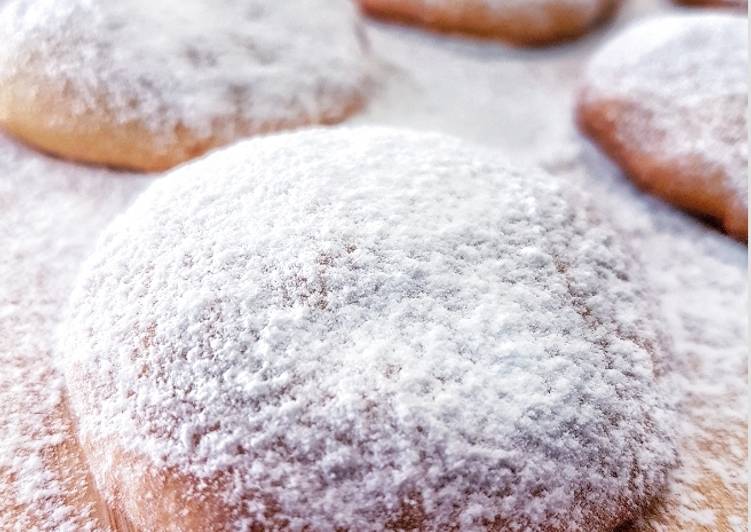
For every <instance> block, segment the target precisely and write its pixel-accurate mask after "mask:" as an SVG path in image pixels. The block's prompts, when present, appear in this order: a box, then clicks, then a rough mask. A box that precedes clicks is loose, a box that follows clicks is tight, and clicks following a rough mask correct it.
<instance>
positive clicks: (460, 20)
mask: <svg viewBox="0 0 751 532" xmlns="http://www.w3.org/2000/svg"><path fill="white" fill-rule="evenodd" d="M359 1H360V4H361V5H362V6H363V8H364V9H365V11H366V12H368V13H370V14H372V15H375V16H378V17H383V18H387V19H395V20H399V21H402V22H406V23H413V24H419V25H422V26H426V27H429V28H432V29H435V30H440V31H450V32H460V33H469V34H476V35H482V36H486V37H493V38H498V39H503V40H507V41H509V42H512V43H516V44H523V45H541V44H549V43H553V42H557V41H563V40H567V39H573V38H575V37H578V36H580V35H582V34H584V33H586V32H587V30H589V29H590V28H592V27H593V26H595V25H597V24H598V23H599V22H602V21H603V20H605V19H606V18H607V17H608V16H609V15H610V14H612V13H613V11H615V9H616V7H617V6H618V5H619V3H620V0H359Z"/></svg>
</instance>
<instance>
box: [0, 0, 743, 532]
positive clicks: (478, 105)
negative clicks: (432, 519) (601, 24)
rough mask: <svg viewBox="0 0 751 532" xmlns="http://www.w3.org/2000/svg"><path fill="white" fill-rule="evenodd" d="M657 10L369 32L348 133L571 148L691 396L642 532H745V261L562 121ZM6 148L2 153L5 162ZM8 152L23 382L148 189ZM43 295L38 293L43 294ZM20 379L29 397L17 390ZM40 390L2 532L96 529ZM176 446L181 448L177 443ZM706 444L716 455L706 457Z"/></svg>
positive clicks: (2, 299) (2, 390)
mask: <svg viewBox="0 0 751 532" xmlns="http://www.w3.org/2000/svg"><path fill="white" fill-rule="evenodd" d="M656 5H669V3H666V2H653V1H651V0H634V1H632V2H629V3H626V4H625V5H624V8H625V10H624V11H623V12H622V15H621V17H620V18H619V19H618V20H616V22H615V24H614V25H613V26H612V27H609V28H608V29H607V30H605V31H604V32H603V33H601V34H596V35H595V36H593V37H589V38H585V39H583V40H581V41H579V42H577V43H575V44H570V45H566V46H562V47H555V48H550V49H548V50H544V51H527V52H521V51H514V50H511V49H509V48H507V47H504V46H503V45H499V44H497V43H488V42H479V41H472V40H460V39H453V38H448V37H446V36H443V35H433V34H430V33H427V32H420V31H416V30H410V29H407V28H400V27H391V26H386V25H382V24H372V23H371V24H369V27H368V33H369V36H370V37H371V39H372V41H373V50H374V52H375V54H376V55H377V56H378V57H380V58H381V62H382V64H383V68H382V72H379V78H380V83H381V86H380V88H379V92H378V94H376V95H375V99H374V101H373V102H372V104H371V105H370V107H369V109H368V110H367V112H366V113H365V114H364V115H362V116H361V117H358V118H356V121H357V122H359V123H388V124H394V125H403V126H411V127H419V128H422V129H437V130H441V131H446V132H448V133H452V134H456V135H459V136H461V137H464V138H466V139H470V140H473V141H477V142H480V143H483V144H486V145H487V146H488V147H490V148H492V149H493V150H496V151H498V152H499V153H502V154H505V155H506V157H507V158H513V162H519V161H525V162H528V161H530V160H535V159H536V158H538V157H540V156H543V157H544V158H545V159H546V160H548V161H549V160H551V159H556V158H557V157H553V156H552V155H551V153H552V152H558V151H559V149H560V148H559V147H560V146H561V145H562V144H563V145H564V146H572V144H571V142H575V144H573V148H571V150H570V151H571V153H570V154H567V155H566V156H565V157H563V162H562V163H561V161H560V160H559V161H558V162H557V163H556V164H550V165H549V166H548V167H549V169H550V171H553V172H555V173H560V174H562V175H563V176H565V178H567V179H577V180H580V181H581V183H582V184H583V186H584V187H586V188H588V189H590V190H591V193H592V194H593V195H594V197H595V198H596V199H597V201H598V203H600V205H599V206H600V210H602V211H605V212H607V213H608V214H609V215H610V216H612V217H614V218H615V220H614V222H617V224H618V225H620V226H623V227H624V228H625V229H626V231H627V235H628V237H629V240H630V241H631V244H632V245H631V247H632V249H633V250H634V252H635V253H638V255H639V258H640V259H641V261H642V262H643V264H644V267H645V271H646V274H647V277H648V278H649V280H650V281H651V285H652V288H653V289H654V290H655V291H656V293H657V296H658V300H659V307H660V309H659V310H660V311H661V314H662V315H663V316H665V322H664V325H665V326H666V327H667V329H668V331H669V333H670V337H671V339H672V342H671V343H672V346H673V352H674V353H675V358H676V361H677V362H680V363H676V364H675V365H676V368H674V371H675V372H676V374H677V376H678V379H679V380H682V381H683V383H682V385H681V386H680V387H677V390H678V391H681V390H686V391H688V392H690V394H688V395H686V394H684V396H685V399H684V400H683V401H682V403H681V405H680V406H681V407H682V408H683V409H684V410H683V412H684V415H681V416H680V417H679V419H680V420H681V427H680V428H681V429H682V430H683V434H682V436H681V438H680V439H679V459H680V460H681V464H680V466H679V467H678V468H677V469H676V470H675V471H674V472H673V474H672V477H673V478H672V480H671V482H670V484H669V492H668V493H667V494H666V496H664V497H663V498H661V501H660V503H659V504H658V506H657V512H656V515H654V516H649V517H648V518H647V519H646V520H645V521H643V522H640V523H638V524H637V528H638V529H644V530H654V529H656V530H691V529H697V528H699V527H701V526H704V527H708V528H710V529H723V527H725V529H728V530H739V531H740V530H745V529H746V517H747V513H746V509H747V506H746V505H747V502H746V485H747V484H746V479H745V470H746V467H745V466H746V445H745V428H746V413H747V410H746V397H745V390H746V370H745V364H746V360H747V345H746V327H747V323H746V322H747V316H748V315H747V310H746V307H745V303H746V287H747V280H746V268H747V260H746V247H745V246H743V245H740V244H738V243H737V242H734V241H732V240H729V239H727V238H726V237H724V236H723V235H721V234H718V233H717V232H716V231H715V230H713V229H711V228H706V227H703V226H701V225H700V224H698V223H697V222H696V221H694V220H693V219H691V218H690V217H687V216H684V215H682V214H681V213H679V212H676V211H675V210H674V209H672V208H671V207H669V206H667V205H664V204H662V203H661V202H659V201H656V200H653V199H652V198H650V197H648V196H645V195H643V194H640V193H638V192H636V191H634V190H633V188H632V187H631V185H630V184H629V183H628V182H627V181H626V180H624V179H623V177H622V176H621V175H620V174H619V173H618V172H617V171H616V170H615V169H613V168H612V167H611V166H609V165H608V164H606V163H605V161H604V160H603V158H602V157H600V156H597V155H596V154H591V153H589V154H588V156H587V157H584V158H582V157H581V156H580V155H579V153H578V152H579V149H578V147H576V146H577V145H579V144H580V143H581V142H582V141H581V140H580V139H579V138H578V135H577V134H576V133H575V130H574V127H573V122H572V119H571V109H572V100H573V95H574V92H575V88H576V87H577V85H578V84H579V81H580V78H581V76H582V73H583V69H582V65H583V64H584V63H585V62H586V59H587V58H588V56H589V55H590V54H591V53H592V52H593V51H594V50H595V49H596V48H597V46H598V44H599V43H600V42H601V41H602V37H603V36H604V37H607V36H608V34H610V33H612V32H613V31H614V30H616V29H617V28H618V26H620V25H621V24H622V23H623V22H626V21H628V20H629V19H632V18H634V17H637V16H640V15H642V14H644V13H646V12H652V11H654V10H655V9H656V7H655V6H656ZM0 53H2V50H0ZM457 80H461V81H462V82H461V83H458V82H457ZM8 145H9V144H8V143H7V141H5V140H3V141H2V146H3V150H5V149H8V148H7V146H8ZM13 146H14V147H13V151H12V153H14V154H16V155H14V156H13V157H8V156H7V155H6V156H3V157H5V158H0V160H2V161H3V163H2V165H1V166H0V168H2V170H1V171H2V174H3V175H2V176H0V247H2V249H4V250H5V249H19V250H25V251H23V253H17V254H15V255H13V257H11V256H9V255H5V254H3V255H0V269H2V272H0V308H2V309H3V312H2V316H0V329H2V332H3V334H2V335H0V346H2V347H0V357H2V360H3V363H4V362H5V360H7V359H8V358H10V356H12V357H14V359H17V360H20V361H22V362H21V363H22V364H25V365H26V367H27V368H33V367H34V366H35V365H37V364H41V365H44V366H46V365H47V360H48V359H47V358H46V355H45V356H40V355H38V354H37V353H49V350H50V346H51V345H52V338H51V336H50V334H51V333H50V329H51V328H52V327H53V326H54V325H55V324H56V323H57V321H58V320H59V312H60V310H61V305H62V301H63V300H64V299H65V298H66V297H67V295H68V287H69V285H70V282H71V279H72V277H73V276H74V274H75V272H76V270H77V269H78V267H79V265H80V263H81V261H82V259H83V256H84V255H85V254H86V253H87V250H88V249H90V248H91V246H92V245H93V239H94V236H95V233H96V232H97V231H98V230H99V228H100V227H101V226H102V225H103V224H104V223H105V222H106V221H107V220H108V219H109V218H110V217H112V216H113V215H114V214H115V213H116V212H118V211H120V210H121V209H122V208H123V206H124V205H125V204H126V203H127V199H128V197H131V196H132V195H134V194H135V193H137V192H138V191H139V190H140V189H141V188H142V187H143V183H144V180H134V179H132V178H128V179H121V178H119V177H113V175H112V174H106V173H102V174H100V173H98V172H94V171H92V170H91V169H88V168H86V167H76V166H72V165H67V164H64V163H54V162H51V161H49V160H47V159H45V158H44V157H41V156H39V155H35V154H33V152H31V151H29V150H26V149H21V148H17V147H15V145H13ZM5 153H11V152H5ZM21 155H23V157H21ZM558 159H560V158H558ZM55 169H56V170H55ZM6 176H16V177H15V178H11V179H8V178H7V177H6ZM56 176H57V177H56ZM63 176H65V177H63ZM52 185H54V186H52ZM20 257H23V259H21V258H20ZM9 260H10V261H9ZM530 260H532V259H530ZM41 279H44V282H41V283H39V282H38V281H39V280H41ZM313 296H314V297H315V294H313ZM23 346H30V347H29V348H28V349H22V347H23ZM33 346H38V349H33V348H32V347H33ZM676 361H674V362H676ZM20 373H21V372H16V373H14V375H19V374H20ZM50 376H51V377H50ZM27 379H28V382H30V383H33V382H35V383H37V384H35V385H29V386H24V385H22V384H19V383H23V382H25V381H26V380H27ZM47 379H50V382H54V383H57V382H58V377H56V376H55V374H54V373H52V372H48V371H47V370H46V369H44V367H41V369H29V370H28V371H25V372H23V377H17V378H16V376H11V375H10V374H5V373H2V372H0V399H2V402H0V528H2V529H4V530H5V529H10V530H13V529H14V528H15V529H16V530H27V529H29V528H30V525H29V523H30V521H29V518H30V517H33V518H34V519H35V521H36V523H37V526H38V528H40V529H42V530H57V529H64V526H68V527H69V528H73V529H81V528H83V524H84V523H87V524H89V525H91V526H93V523H91V520H90V519H89V514H88V513H87V511H86V510H85V509H83V510H82V509H76V508H72V507H69V506H66V505H65V504H64V501H63V497H62V494H61V493H60V491H61V486H62V485H63V484H62V479H59V478H56V477H55V472H54V471H53V470H51V469H50V468H49V467H48V464H46V463H44V461H43V460H41V457H42V456H43V454H44V453H43V452H40V451H41V450H44V449H46V448H49V447H50V446H52V445H54V443H55V442H56V441H57V440H58V439H59V435H60V434H61V433H62V432H63V430H62V428H60V427H57V428H56V427H54V425H53V426H52V428H51V429H50V428H46V427H45V426H44V424H43V423H42V419H41V417H40V416H37V415H36V414H34V415H31V414H29V413H33V412H42V411H45V410H47V409H48V408H51V407H53V405H55V404H56V403H57V396H58V394H59V391H60V390H59V385H58V384H53V385H51V386H48V385H47V384H45V382H46V380H47ZM7 382H13V387H11V386H6V385H5V384H6V383H7ZM11 389H14V390H16V391H19V390H20V391H25V390H34V391H33V393H28V394H27V395H24V394H22V395H21V396H20V397H19V396H18V394H15V393H14V395H13V396H10V395H9V390H11ZM18 401H21V402H20V403H19V402H18ZM14 402H15V403H14ZM14 405H20V406H14ZM10 412H12V413H10ZM21 413H26V415H21ZM737 423H740V425H741V426H740V427H736V424H737ZM66 430H67V429H66ZM50 434H51V435H52V436H51V437H50ZM183 436H184V437H185V438H186V441H189V439H188V433H187V432H185V433H184V434H183ZM702 440H703V441H705V442H706V441H709V442H721V443H722V444H723V445H722V446H720V447H716V446H715V447H714V448H713V447H712V446H709V447H707V446H706V445H705V444H702V443H701V441H702ZM27 450H31V451H32V452H30V453H28V454H27ZM25 456H29V457H30V458H29V459H26V458H24V457H25ZM8 457H13V458H10V459H9V458H8ZM22 462H23V463H22ZM9 463H12V464H16V465H15V466H14V467H18V468H19V469H17V471H21V469H20V468H21V467H23V468H24V469H23V471H24V479H25V480H24V486H25V488H24V489H23V490H21V489H19V488H17V487H16V486H15V485H14V484H9V483H8V482H7V477H5V476H4V473H5V472H6V471H7V469H4V468H5V467H7V464H9ZM708 475H710V476H711V477H712V478H713V479H714V480H715V481H716V485H717V486H719V487H720V488H721V489H723V490H726V491H727V493H728V494H729V495H730V498H731V499H732V500H733V501H736V502H737V506H734V507H726V506H724V505H723V506H719V505H718V504H717V502H718V501H717V500H713V499H711V498H710V497H708V496H707V494H705V493H703V492H702V490H703V489H704V488H705V487H706V485H705V484H702V483H701V481H702V480H703V479H704V478H706V477H707V476H708ZM47 479H52V480H51V482H50V483H48V482H47ZM33 486H44V490H45V492H46V493H57V495H53V496H50V497H48V498H46V497H45V496H43V495H42V494H43V493H45V492H37V491H35V488H34V487H33ZM19 497H22V498H23V499H22V500H23V501H24V502H23V504H21V505H20V507H24V506H26V512H25V513H22V517H21V518H20V519H19V518H18V517H10V515H11V514H9V513H8V512H9V508H8V504H18V502H19V499H18V498H19ZM11 510H12V508H11ZM40 523H41V524H40ZM66 524H67V525H66Z"/></svg>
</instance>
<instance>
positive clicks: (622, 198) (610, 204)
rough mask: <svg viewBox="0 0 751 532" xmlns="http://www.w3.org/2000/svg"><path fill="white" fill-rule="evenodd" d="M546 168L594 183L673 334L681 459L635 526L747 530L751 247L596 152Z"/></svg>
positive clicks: (564, 155)
mask: <svg viewBox="0 0 751 532" xmlns="http://www.w3.org/2000/svg"><path fill="white" fill-rule="evenodd" d="M545 167H546V168H548V169H549V170H550V171H552V172H554V173H556V174H557V175H559V176H560V177H561V178H562V179H565V180H568V181H571V182H573V183H576V184H578V185H579V186H582V187H585V188H587V189H589V190H590V191H591V192H592V194H593V195H595V197H597V198H598V201H599V202H600V204H601V206H602V208H603V209H604V210H606V211H607V212H608V213H609V214H610V216H611V217H612V218H613V221H614V222H615V223H616V224H617V226H618V227H620V228H621V229H622V230H623V231H625V233H626V234H627V235H628V237H629V240H630V241H631V242H632V243H633V247H634V250H636V251H638V253H639V256H640V257H641V258H642V261H643V263H644V264H645V265H646V268H645V270H646V273H647V276H648V278H649V281H650V286H651V287H652V288H654V289H655V290H656V292H657V294H658V299H659V301H660V307H661V312H660V315H661V316H663V317H664V319H665V321H664V326H665V327H666V328H667V329H668V330H669V331H671V337H672V345H673V353H674V354H675V356H674V357H673V358H672V360H671V366H672V376H673V381H672V384H673V385H674V386H675V389H674V392H675V394H676V395H675V397H676V400H677V401H678V405H677V406H678V408H679V410H680V413H681V414H680V417H679V418H678V420H679V433H680V435H681V436H680V439H679V449H678V450H679V457H680V461H681V463H680V466H679V467H678V468H676V469H674V470H673V471H672V472H671V478H670V482H669V484H668V492H667V493H666V494H664V495H663V496H661V498H660V502H659V504H658V505H656V506H655V508H653V510H652V511H651V512H649V513H648V514H647V516H645V517H644V518H641V519H639V520H637V521H636V522H635V523H634V525H633V526H632V527H631V528H629V530H659V531H672V530H686V529H710V530H733V531H739V532H740V531H744V530H746V529H747V524H746V519H747V512H748V505H747V486H748V485H747V478H746V472H747V470H748V467H747V465H748V464H747V438H746V432H747V417H748V408H747V395H746V394H747V385H748V373H747V364H748V340H747V338H748V325H747V320H748V310H747V307H746V302H747V249H746V246H744V245H742V244H738V243H736V242H734V241H733V240H731V239H729V238H728V237H726V236H724V235H722V234H719V233H717V232H716V231H714V230H711V229H708V228H707V227H706V226H704V225H702V224H701V223H700V222H698V221H696V220H695V219H694V218H692V217H691V216H688V215H685V214H683V213H680V212H677V211H676V210H675V209H674V208H672V207H671V206H670V205H667V204H665V203H663V202H661V201H660V200H658V199H655V198H652V197H650V196H648V195H646V196H645V195H644V194H642V193H641V192H639V191H637V190H635V189H634V187H633V186H632V185H631V183H630V182H629V181H628V180H625V179H624V178H623V176H622V174H621V173H620V172H619V171H618V169H617V168H615V167H614V166H613V164H612V163H610V162H609V161H608V160H606V159H605V157H603V156H602V155H601V154H599V153H595V151H594V150H592V149H586V150H581V149H580V148H579V147H573V148H572V149H569V150H565V151H564V150H561V151H560V152H559V153H558V154H557V155H552V154H551V155H549V156H548V157H546V163H545Z"/></svg>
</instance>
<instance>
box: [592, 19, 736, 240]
mask: <svg viewBox="0 0 751 532" xmlns="http://www.w3.org/2000/svg"><path fill="white" fill-rule="evenodd" d="M747 40H748V29H747V19H746V17H743V16H735V15H729V14H728V15H723V14H690V15H677V16H670V17H659V18H654V19H650V20H647V21H645V22H641V23H637V24H636V25H634V26H633V27H631V28H629V29H628V30H626V31H625V32H624V33H623V34H621V35H620V36H618V37H616V38H615V39H613V40H612V41H611V42H610V43H609V44H607V45H606V46H605V47H604V48H603V49H602V50H601V51H600V52H598V53H597V54H596V56H595V57H594V58H593V59H592V61H591V63H590V65H589V68H588V70H587V73H586V81H585V85H584V89H583V90H582V92H581V94H580V96H579V102H578V117H579V122H580V124H581V126H582V129H583V130H584V131H585V132H586V133H588V134H589V135H590V136H591V137H592V138H593V139H594V140H595V142H597V143H598V144H599V145H600V146H601V147H602V148H603V149H604V150H605V151H606V152H607V153H608V154H609V155H610V156H611V157H612V158H613V159H614V160H615V161H616V162H618V163H619V164H620V165H621V166H622V167H623V169H624V170H625V171H626V172H627V173H628V174H629V175H630V176H631V178H632V179H633V180H634V181H635V182H636V183H637V184H638V185H639V186H640V187H642V188H644V189H646V190H648V191H650V192H652V193H654V194H655V195H657V196H660V197H662V198H663V199H665V200H667V201H670V202H672V203H674V204H676V205H678V206H680V207H683V208H685V209H687V210H689V211H692V212H694V213H697V214H699V215H702V216H705V217H708V218H710V219H712V220H714V221H716V222H718V223H719V224H721V225H722V227H723V228H724V229H725V230H726V231H727V232H728V233H729V234H731V235H733V236H735V237H737V238H739V239H743V240H745V239H746V238H747V235H748V215H747V211H748V199H747V195H748V174H747V166H748V146H747V129H746V128H747V126H746V109H747V105H748V86H747V75H748V51H747Z"/></svg>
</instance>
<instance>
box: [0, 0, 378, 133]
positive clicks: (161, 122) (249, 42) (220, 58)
mask: <svg viewBox="0 0 751 532" xmlns="http://www.w3.org/2000/svg"><path fill="white" fill-rule="evenodd" d="M360 26H361V21H360V19H359V16H358V13H357V11H356V8H355V7H354V5H353V2H349V1H348V0H294V1H290V0H285V1H283V2H265V1H260V0H222V1H220V2H215V1H211V0H198V1H190V2H184V1H181V0H169V1H166V0H160V1H157V2H154V1H149V0H118V1H116V2H98V1H92V0H41V1H37V0H15V1H12V2H9V3H8V4H7V5H6V6H5V7H4V9H3V10H2V12H0V34H1V35H2V36H3V47H2V48H0V78H2V79H6V80H7V79H12V78H13V77H14V76H15V75H16V74H20V75H24V76H30V78H31V79H35V80H36V81H35V83H36V85H35V86H33V87H29V90H31V91H34V90H36V91H44V92H50V91H55V93H56V94H58V95H59V96H60V97H62V98H64V99H65V101H70V102H71V105H74V106H76V107H74V108H73V109H71V111H70V113H71V115H72V116H76V114H78V113H90V112H92V111H96V110H100V108H101V106H102V105H103V104H104V105H105V106H106V107H107V109H108V112H109V114H111V115H112V116H113V117H114V119H115V120H116V121H119V122H121V123H128V122H131V121H138V122H139V123H144V124H146V126H147V127H149V128H150V129H151V130H152V131H153V132H154V133H155V134H156V135H155V136H156V138H157V139H159V138H164V139H167V140H172V136H174V135H176V134H179V131H180V129H181V128H184V129H187V130H189V131H191V132H192V133H193V134H194V135H197V136H198V137H199V138H200V137H201V136H204V137H210V136H218V137H220V138H233V137H234V136H236V133H235V132H234V131H221V130H219V131H217V128H222V127H223V128H233V127H235V126H236V125H237V120H238V119H239V120H240V121H242V122H243V123H245V124H252V125H256V126H259V125H262V124H265V125H267V126H273V125H274V124H284V123H290V122H294V123H298V122H299V121H300V118H301V117H307V118H308V119H309V120H310V121H314V122H315V121H320V120H322V119H323V118H324V117H326V116H328V115H329V114H331V113H333V112H334V111H335V110H338V109H340V108H341V107H342V105H343V102H349V103H350V104H351V102H353V101H357V100H359V99H360V98H361V97H362V92H363V89H364V84H365V80H366V78H367V68H368V65H367V50H366V43H365V41H364V38H363V34H362V28H361V27H360Z"/></svg>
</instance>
